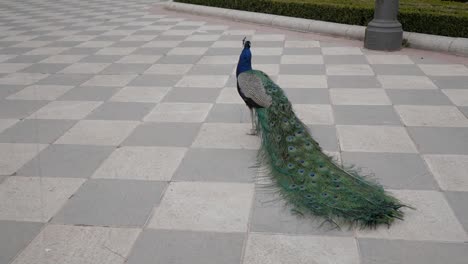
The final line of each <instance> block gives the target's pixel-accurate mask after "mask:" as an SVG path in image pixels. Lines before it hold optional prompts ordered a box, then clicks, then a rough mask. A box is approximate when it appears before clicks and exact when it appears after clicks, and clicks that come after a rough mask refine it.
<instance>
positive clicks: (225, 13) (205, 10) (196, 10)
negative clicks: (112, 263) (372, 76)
mask: <svg viewBox="0 0 468 264" xmlns="http://www.w3.org/2000/svg"><path fill="white" fill-rule="evenodd" d="M159 6H161V5H159ZM162 6H163V8H165V9H166V10H170V11H175V12H183V13H189V14H193V15H198V16H201V15H207V16H212V17H218V18H224V19H229V20H233V21H241V22H248V23H253V24H259V25H266V26H270V27H275V28H282V29H287V30H293V31H298V32H306V33H315V34H323V35H328V36H335V37H341V38H345V39H352V40H363V39H364V30H365V26H356V25H347V24H339V23H334V22H326V21H320V20H308V21H309V25H308V27H307V30H304V29H302V28H301V26H300V25H283V26H281V25H279V24H278V25H277V24H274V23H273V21H274V20H275V19H277V18H283V19H288V20H290V21H291V20H292V21H296V22H298V23H299V24H301V22H303V21H304V20H307V19H302V18H295V17H287V16H279V15H271V14H264V13H256V12H248V11H240V10H231V9H224V8H218V7H209V6H197V5H192V4H184V3H177V2H167V3H166V4H164V5H162ZM215 11H218V12H219V11H220V12H219V13H218V14H215V13H214V12H215ZM238 14H252V17H254V18H248V17H246V16H237V15H238ZM255 14H257V15H258V14H260V15H261V16H262V18H264V17H270V16H271V17H270V18H269V19H267V23H265V22H264V21H265V20H264V19H261V20H257V19H255ZM317 23H319V24H323V25H324V26H317V25H315V30H313V29H312V25H313V24H317ZM291 24H292V23H291ZM325 25H327V26H330V28H332V30H330V29H328V28H327V27H326V26H325ZM317 28H320V29H318V30H317ZM353 28H356V29H358V30H359V31H361V32H358V33H355V34H349V32H350V31H351V29H353ZM333 29H335V30H333ZM337 30H338V31H342V32H339V33H337V32H336V31H337ZM403 38H404V39H406V40H407V41H408V43H409V44H410V47H411V48H416V49H420V50H430V51H436V52H440V53H443V54H451V55H459V56H463V57H468V38H460V37H446V36H439V35H431V34H423V33H417V32H406V31H405V32H404V33H403ZM427 39H429V41H428V40H427ZM457 40H458V41H459V42H462V44H460V46H461V47H460V48H459V49H458V50H457V49H455V50H454V49H453V48H452V44H453V43H454V42H455V41H457ZM440 42H442V43H446V44H443V45H439V44H438V43H440ZM402 49H403V47H402Z"/></svg>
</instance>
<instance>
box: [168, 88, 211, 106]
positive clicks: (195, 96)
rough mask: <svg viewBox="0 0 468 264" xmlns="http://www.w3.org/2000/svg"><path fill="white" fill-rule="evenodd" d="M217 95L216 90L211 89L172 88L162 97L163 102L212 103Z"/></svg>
mask: <svg viewBox="0 0 468 264" xmlns="http://www.w3.org/2000/svg"><path fill="white" fill-rule="evenodd" d="M219 93H220V91H219V90H218V89H211V88H196V89H194V88H180V87H174V88H172V89H171V90H170V91H169V93H168V94H167V95H166V96H165V97H164V99H163V102H186V103H212V102H214V101H215V100H216V98H217V97H218V95H219Z"/></svg>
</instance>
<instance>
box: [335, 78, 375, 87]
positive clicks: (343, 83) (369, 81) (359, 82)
mask: <svg viewBox="0 0 468 264" xmlns="http://www.w3.org/2000/svg"><path fill="white" fill-rule="evenodd" d="M327 83H328V87H329V88H361V89H362V88H380V87H382V85H381V84H380V82H379V81H378V80H377V79H376V78H375V76H327Z"/></svg>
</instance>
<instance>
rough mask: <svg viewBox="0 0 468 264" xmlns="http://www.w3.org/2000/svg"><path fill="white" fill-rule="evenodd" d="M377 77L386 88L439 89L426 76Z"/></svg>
mask: <svg viewBox="0 0 468 264" xmlns="http://www.w3.org/2000/svg"><path fill="white" fill-rule="evenodd" d="M377 79H378V80H379V82H380V83H381V84H382V87H383V88H385V89H405V90H406V89H410V90H415V89H418V90H419V89H437V86H435V85H434V83H433V82H432V81H431V80H430V79H429V78H428V77H426V76H401V75H378V76H377Z"/></svg>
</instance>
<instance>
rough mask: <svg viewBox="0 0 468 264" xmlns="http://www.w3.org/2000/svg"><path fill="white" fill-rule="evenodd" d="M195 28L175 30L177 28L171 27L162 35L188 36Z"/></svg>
mask: <svg viewBox="0 0 468 264" xmlns="http://www.w3.org/2000/svg"><path fill="white" fill-rule="evenodd" d="M193 32H194V30H175V29H170V30H166V31H164V32H163V33H162V35H166V36H188V35H191V34H193Z"/></svg>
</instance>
